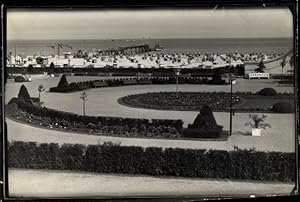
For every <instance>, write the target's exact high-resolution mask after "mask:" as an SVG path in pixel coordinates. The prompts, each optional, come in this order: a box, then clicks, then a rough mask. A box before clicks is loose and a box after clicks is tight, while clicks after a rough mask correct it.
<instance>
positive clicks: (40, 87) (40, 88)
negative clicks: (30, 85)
mask: <svg viewBox="0 0 300 202" xmlns="http://www.w3.org/2000/svg"><path fill="white" fill-rule="evenodd" d="M38 91H39V104H40V106H41V93H42V92H43V91H45V88H44V86H43V85H39V87H38Z"/></svg>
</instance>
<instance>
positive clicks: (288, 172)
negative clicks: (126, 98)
mask: <svg viewBox="0 0 300 202" xmlns="http://www.w3.org/2000/svg"><path fill="white" fill-rule="evenodd" d="M8 166H9V167H13V168H30V169H68V170H78V171H90V172H99V173H124V174H143V175H151V176H182V177H200V178H229V179H251V180H264V181H285V182H290V181H294V180H295V154H294V153H282V152H259V151H254V150H239V149H238V150H234V151H229V152H228V151H217V150H209V151H206V150H192V149H177V148H169V149H165V150H163V149H161V148H153V147H150V148H145V149H144V148H141V147H133V146H130V147H129V146H119V145H113V144H111V143H105V144H103V145H89V146H83V145H70V144H68V145H67V144H65V145H61V146H59V145H58V144H53V143H52V144H40V145H38V144H36V143H33V142H12V143H9V144H8Z"/></svg>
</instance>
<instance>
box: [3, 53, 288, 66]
mask: <svg viewBox="0 0 300 202" xmlns="http://www.w3.org/2000/svg"><path fill="white" fill-rule="evenodd" d="M281 55H283V53H271V54H264V53H248V54H243V53H165V52H159V51H156V52H147V53H140V54H111V55H100V54H99V53H97V52H89V53H88V52H87V53H86V54H77V53H75V54H73V55H72V54H70V53H65V54H62V55H60V56H58V55H49V56H41V55H34V56H23V57H21V56H19V55H18V56H17V57H15V56H14V55H12V54H9V55H8V57H7V64H8V65H9V66H28V65H30V64H31V65H33V66H36V67H43V66H49V65H50V64H51V63H54V65H55V66H58V67H63V66H71V67H105V66H112V67H115V68H120V67H124V68H126V67H134V68H138V67H140V68H174V67H177V68H199V67H200V68H201V67H202V68H205V67H220V66H226V65H233V66H235V65H239V64H244V63H245V62H260V61H268V60H272V59H274V58H277V57H280V56H281Z"/></svg>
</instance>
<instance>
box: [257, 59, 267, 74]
mask: <svg viewBox="0 0 300 202" xmlns="http://www.w3.org/2000/svg"><path fill="white" fill-rule="evenodd" d="M265 68H266V66H265V64H264V62H263V61H262V60H261V61H260V62H259V64H258V68H256V69H255V72H259V73H264V72H265V71H264V69H265Z"/></svg>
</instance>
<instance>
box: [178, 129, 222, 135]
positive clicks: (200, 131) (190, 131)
mask: <svg viewBox="0 0 300 202" xmlns="http://www.w3.org/2000/svg"><path fill="white" fill-rule="evenodd" d="M221 134H222V127H220V129H200V128H186V129H184V130H183V134H182V135H183V137H188V138H219V137H220V136H221Z"/></svg>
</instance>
